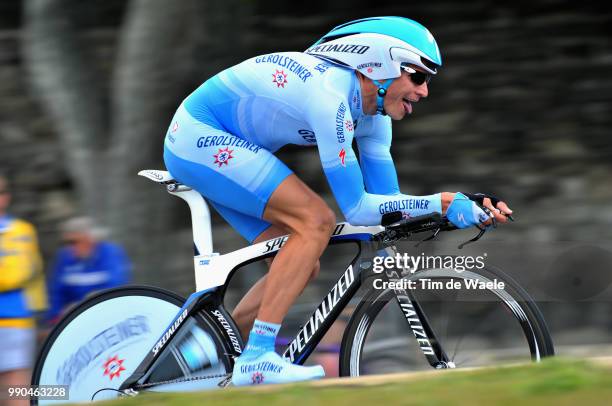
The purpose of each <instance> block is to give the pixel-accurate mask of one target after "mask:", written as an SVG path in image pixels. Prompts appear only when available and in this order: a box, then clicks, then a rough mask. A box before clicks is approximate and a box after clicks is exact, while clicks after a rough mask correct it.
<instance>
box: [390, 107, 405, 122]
mask: <svg viewBox="0 0 612 406" xmlns="http://www.w3.org/2000/svg"><path fill="white" fill-rule="evenodd" d="M386 113H387V115H388V116H389V117H391V119H392V120H401V119H403V118H404V117H406V116H407V114H406V110H404V106H401V105H400V106H399V108H398V107H396V106H393V108H391V109H389V110H387V111H386Z"/></svg>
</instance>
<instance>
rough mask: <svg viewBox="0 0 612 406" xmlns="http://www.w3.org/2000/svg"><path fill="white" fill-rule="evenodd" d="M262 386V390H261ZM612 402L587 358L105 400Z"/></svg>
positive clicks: (611, 382)
mask: <svg viewBox="0 0 612 406" xmlns="http://www.w3.org/2000/svg"><path fill="white" fill-rule="evenodd" d="M262 389H264V390H262ZM398 404H406V405H470V406H479V405H512V406H519V405H521V406H522V405H578V406H583V405H587V404H588V405H612V370H610V369H607V368H603V367H598V366H594V365H592V364H589V363H587V362H583V361H571V360H562V359H550V360H547V361H546V362H543V363H541V364H532V365H526V366H517V367H507V368H497V369H486V370H477V371H461V372H459V371H452V372H449V373H444V372H441V373H439V374H434V375H426V376H424V377H421V378H416V379H415V378H407V379H406V380H405V381H402V382H393V383H386V384H380V385H368V386H366V385H364V386H361V385H342V384H340V385H338V386H323V387H320V386H319V387H313V386H311V385H310V384H308V383H303V384H297V385H291V386H289V385H283V386H278V387H271V386H270V387H267V388H228V389H225V390H217V391H212V392H200V393H190V394H177V393H172V394H168V393H166V394H152V393H149V394H143V395H140V396H137V397H135V398H130V399H122V400H119V401H117V400H115V401H112V402H105V403H104V405H105V406H106V405H113V406H115V405H116V406H119V405H121V406H140V405H142V406H144V405H147V406H148V405H168V406H179V405H180V406H189V405H194V406H196V405H198V406H201V405H215V406H224V405H232V406H234V405H266V406H271V405H289V406H298V405H350V406H366V405H367V406H369V405H385V406H391V405H398Z"/></svg>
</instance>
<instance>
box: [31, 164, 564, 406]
mask: <svg viewBox="0 0 612 406" xmlns="http://www.w3.org/2000/svg"><path fill="white" fill-rule="evenodd" d="M139 175H142V176H145V177H147V178H148V179H150V180H153V181H155V182H158V183H160V184H162V185H165V187H166V188H167V191H168V192H169V193H170V194H172V195H175V196H178V197H180V198H182V199H184V200H185V201H186V202H187V203H188V205H189V207H190V210H191V219H192V228H193V237H194V248H195V255H194V269H195V281H196V292H195V293H193V294H192V295H191V296H189V297H188V298H187V299H185V298H183V297H181V296H179V295H177V294H175V293H173V292H170V291H168V290H165V289H161V288H157V287H150V286H126V287H120V288H115V289H110V290H107V291H104V292H101V293H99V294H96V295H94V296H92V297H90V298H88V299H86V300H85V301H84V302H82V303H81V304H80V305H78V306H77V307H76V308H74V309H73V310H71V311H70V312H69V313H67V314H66V315H65V316H64V318H63V319H62V320H61V321H60V322H59V323H58V325H57V326H56V327H55V328H54V329H53V331H52V332H51V333H50V335H49V336H48V338H47V340H46V342H45V343H44V345H43V347H42V349H41V352H40V355H39V356H38V359H37V362H36V365H35V368H34V371H33V377H32V384H33V385H67V387H68V389H69V391H68V393H69V399H68V402H86V401H92V400H101V399H109V398H114V397H118V396H123V395H135V394H137V393H140V392H142V391H193V390H204V389H212V388H222V387H225V386H228V385H230V378H231V371H232V368H233V365H234V360H235V358H236V357H238V356H239V355H240V354H241V352H242V349H243V346H244V342H243V339H242V337H241V335H240V333H239V331H238V329H237V327H236V324H235V323H234V321H233V319H232V317H231V316H230V314H229V313H228V312H227V311H226V309H225V307H224V296H225V293H226V289H227V285H228V282H229V281H230V280H231V278H232V276H233V275H234V274H235V273H236V271H237V270H238V269H240V268H241V267H243V266H244V265H245V264H248V263H251V262H255V261H260V260H263V259H265V258H270V257H273V256H274V255H275V254H276V253H277V252H278V251H279V250H280V249H281V248H282V247H283V244H284V243H285V242H286V241H287V239H288V238H289V236H283V237H278V238H273V239H270V240H268V241H264V242H260V243H257V244H253V245H251V246H248V247H246V248H242V249H239V250H237V251H234V252H230V253H226V254H223V255H220V254H218V253H214V252H213V250H212V233H211V226H210V213H209V210H208V206H207V204H206V201H205V200H204V198H203V197H202V196H201V195H200V194H199V193H198V192H197V191H195V190H192V189H191V188H189V187H188V186H186V185H183V184H181V183H179V182H178V181H176V180H175V179H173V177H172V176H171V175H170V174H169V173H168V172H165V171H156V170H145V171H141V172H140V173H139ZM398 214H399V216H398ZM452 229H454V227H453V226H452V225H450V223H449V222H448V221H447V220H446V219H444V218H443V217H441V216H440V215H439V214H432V215H427V216H421V217H417V218H409V219H401V213H392V214H388V215H385V216H384V217H383V221H382V225H381V226H374V227H356V226H352V225H350V224H348V223H338V224H337V226H336V228H335V230H334V232H333V235H332V236H331V239H330V245H336V244H353V246H354V247H355V248H356V253H355V256H354V258H353V259H352V260H351V261H350V263H349V264H348V266H346V267H345V268H344V270H343V271H342V273H341V274H340V277H339V279H338V280H337V281H336V282H335V283H334V284H333V286H332V288H331V290H330V291H329V293H328V294H327V295H326V296H325V297H324V298H323V300H322V301H321V303H320V304H319V305H318V306H316V308H315V309H314V311H313V312H312V314H311V315H310V317H308V318H307V319H306V321H305V322H304V323H303V325H302V326H301V327H300V328H299V331H298V332H297V334H296V335H295V337H294V338H293V339H292V340H290V342H289V344H288V345H287V346H286V348H285V349H284V352H283V356H284V357H285V358H286V359H287V360H289V361H290V362H293V363H296V364H304V363H305V362H306V361H307V359H308V357H309V355H311V354H312V353H313V351H315V349H316V347H317V344H318V343H319V342H320V341H321V339H322V337H323V336H324V335H325V334H326V332H327V331H328V330H329V329H330V326H331V325H332V324H333V323H334V321H336V320H337V319H338V318H339V316H340V315H341V313H342V312H343V310H344V309H345V308H347V306H348V307H350V308H351V309H352V316H351V318H350V320H349V321H348V324H347V325H346V328H345V331H344V336H343V338H342V340H341V345H340V353H339V363H340V365H339V371H340V375H342V376H358V375H367V374H378V373H387V372H394V371H402V370H404V371H405V370H415V369H422V368H437V369H447V368H457V367H462V366H474V365H495V364H499V363H508V362H515V361H522V360H533V361H536V362H537V361H540V360H541V359H542V358H544V357H547V356H551V355H553V354H554V349H553V343H552V340H551V337H550V334H549V331H548V328H547V326H546V323H545V321H544V318H543V316H542V314H541V312H540V310H539V309H538V307H537V305H536V303H535V302H534V301H533V299H532V298H531V297H530V296H529V295H528V294H527V292H526V291H525V290H524V289H522V288H521V287H520V286H519V285H518V284H517V283H516V282H515V281H514V280H513V279H512V278H510V277H509V276H507V275H505V274H504V273H502V272H501V271H500V270H498V269H496V268H494V267H489V266H487V267H482V268H478V267H476V268H472V269H469V270H462V271H459V270H458V269H455V268H453V267H448V266H441V265H439V264H436V265H435V266H433V267H431V266H429V267H423V266H419V267H417V266H414V267H410V266H391V267H385V268H384V270H383V271H380V270H379V269H377V267H376V264H380V263H381V261H380V259H381V258H383V259H384V258H387V257H395V256H396V255H397V254H398V250H397V248H396V245H397V242H398V241H401V240H406V239H408V238H413V237H414V236H418V235H425V234H424V233H431V235H430V237H429V238H427V239H430V238H432V237H435V236H437V235H438V234H439V233H440V232H442V231H450V230H452ZM483 232H484V231H481V233H480V234H479V235H478V236H477V237H476V238H474V239H473V240H476V239H478V238H479V237H480V236H482V234H483ZM427 235H429V234H427ZM432 284H433V285H432ZM432 286H434V287H432ZM64 402H66V400H61V401H56V400H43V399H33V400H32V403H33V404H41V405H42V404H50V403H64Z"/></svg>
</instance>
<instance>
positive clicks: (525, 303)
mask: <svg viewBox="0 0 612 406" xmlns="http://www.w3.org/2000/svg"><path fill="white" fill-rule="evenodd" d="M404 280H406V281H414V282H413V288H412V289H410V290H409V292H410V294H411V295H412V296H413V298H414V300H415V301H416V302H417V303H418V305H419V306H420V308H421V309H422V312H423V314H424V316H425V317H426V319H427V321H428V324H429V326H430V327H431V328H432V330H433V332H434V334H435V336H436V338H437V343H436V342H433V346H435V345H439V346H440V348H441V349H442V350H443V351H444V352H445V353H446V354H447V355H448V357H449V359H450V361H451V362H452V364H450V366H451V367H454V366H456V367H476V366H488V365H496V364H508V363H514V362H526V361H530V360H533V361H539V360H541V359H542V358H543V357H546V356H551V355H554V349H553V344H552V340H551V338H550V334H549V332H548V328H547V327H546V323H545V322H544V318H543V317H542V314H541V313H540V311H539V309H538V308H537V306H536V304H535V303H534V301H533V299H531V297H530V296H529V295H528V294H527V292H525V291H524V290H523V289H522V288H521V287H520V286H519V285H518V284H517V283H516V282H515V281H514V280H512V279H511V278H510V277H508V276H507V275H505V274H503V273H502V272H501V271H499V270H497V269H494V268H486V269H478V270H476V271H472V270H471V271H463V272H457V271H455V270H453V269H429V270H423V271H418V272H416V273H414V274H412V275H409V276H406V277H405V278H404ZM495 280H497V281H498V282H503V283H504V288H503V289H479V288H475V287H474V285H475V284H478V286H480V283H487V282H494V281H495ZM372 282H373V281H367V282H366V283H368V284H370V286H372V284H371V283H372ZM432 282H440V283H439V284H438V283H432ZM457 283H458V284H457ZM377 286H380V283H378V284H377ZM497 286H498V287H499V284H498V285H497ZM483 287H484V286H483ZM431 368H432V367H431V365H430V363H429V362H428V361H427V359H426V357H425V356H424V355H423V352H422V350H421V349H420V347H419V345H418V344H417V340H415V334H414V333H413V331H412V330H411V328H410V326H409V325H408V322H407V319H406V316H405V315H404V313H403V312H402V310H401V309H400V306H399V304H398V301H397V299H396V294H395V292H394V291H393V290H389V289H384V290H383V289H374V288H372V289H371V290H370V291H369V292H368V293H367V294H366V296H365V297H364V299H363V300H362V301H361V303H360V304H359V305H358V307H357V308H356V309H355V312H354V313H353V316H352V318H351V321H350V322H349V325H348V327H347V329H346V331H345V334H344V338H343V342H342V348H341V351H340V374H341V375H343V376H358V375H369V374H381V373H390V372H400V371H414V370H420V369H431Z"/></svg>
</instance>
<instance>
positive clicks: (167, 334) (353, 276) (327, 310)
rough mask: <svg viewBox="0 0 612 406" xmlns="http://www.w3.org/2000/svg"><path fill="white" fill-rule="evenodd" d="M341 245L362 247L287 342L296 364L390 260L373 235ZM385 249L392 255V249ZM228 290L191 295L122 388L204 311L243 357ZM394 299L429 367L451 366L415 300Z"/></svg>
mask: <svg viewBox="0 0 612 406" xmlns="http://www.w3.org/2000/svg"><path fill="white" fill-rule="evenodd" d="M340 226H341V225H339V227H340ZM280 238H286V237H280ZM277 239H278V238H275V239H271V240H269V242H274V241H275V240H277ZM266 243H267V242H266ZM343 243H356V244H357V245H358V252H357V254H356V256H355V258H354V259H353V260H352V261H351V263H350V264H349V266H348V267H347V268H346V270H345V271H344V273H343V274H342V275H341V276H340V278H339V279H338V281H337V282H336V283H335V284H334V285H333V287H332V288H331V290H330V291H329V293H328V294H327V295H326V296H325V297H324V298H323V301H322V302H321V303H320V304H319V305H318V306H317V308H316V309H315V311H314V312H313V314H312V315H311V316H310V317H309V318H308V320H307V321H306V322H305V323H304V324H303V325H302V327H301V328H300V330H299V331H298V333H297V335H296V336H295V338H294V339H293V340H292V341H291V342H290V343H289V346H288V348H287V349H286V350H285V352H284V354H283V357H284V358H285V359H287V360H288V361H290V362H292V363H294V364H298V365H302V364H303V363H304V362H305V361H306V360H307V359H308V356H309V355H310V354H311V353H312V352H313V351H314V349H315V348H316V346H317V345H318V344H319V342H320V341H321V339H322V338H323V336H324V335H325V334H326V333H327V331H328V330H329V328H330V327H331V325H332V324H333V323H334V322H335V321H336V319H337V318H338V316H339V315H340V314H341V313H342V311H343V310H344V308H345V307H346V305H347V304H348V303H349V302H350V300H351V299H352V298H353V296H355V294H356V293H357V291H358V290H359V288H360V287H361V284H362V278H367V277H368V276H371V275H373V273H372V272H371V269H372V266H373V258H374V257H375V256H376V255H382V256H386V255H390V253H389V252H388V251H387V250H385V248H387V247H386V246H385V245H384V244H382V243H381V242H379V241H376V240H375V239H374V237H373V236H372V235H371V234H355V235H351V234H348V235H341V236H335V237H332V238H331V240H330V245H333V244H343ZM276 245H282V244H276ZM278 249H280V247H279V248H277V249H276V250H275V252H271V253H264V254H262V255H259V256H256V257H253V258H250V259H248V260H246V261H244V262H242V263H240V264H239V265H237V266H236V267H235V268H234V269H233V270H232V271H231V272H230V274H229V277H228V281H229V280H230V279H231V277H232V276H233V275H234V273H235V272H236V271H237V270H238V269H240V268H241V267H243V266H244V265H246V264H248V263H252V262H256V261H260V260H262V259H265V258H268V257H271V256H274V255H276V253H277V252H278ZM387 249H391V250H393V249H394V248H392V247H391V248H387ZM368 271H369V272H368ZM381 277H385V278H386V279H399V278H401V272H397V270H390V271H386V272H385V273H384V274H381ZM226 285H227V283H226V284H225V285H223V286H220V287H217V288H213V289H208V290H204V291H200V292H196V293H193V294H192V295H191V296H190V297H189V298H188V299H187V301H186V302H185V304H184V305H183V307H182V308H181V310H180V311H179V312H178V314H177V316H176V317H175V318H174V320H173V321H172V322H171V323H170V325H169V326H168V327H167V329H166V330H165V331H164V333H163V334H162V335H161V336H160V338H159V339H158V341H157V342H156V344H155V345H154V346H153V348H152V349H151V351H149V353H148V354H147V356H146V357H145V358H144V359H143V360H142V362H141V363H140V365H139V366H138V367H137V368H136V370H135V371H134V373H133V374H132V375H131V376H130V377H128V378H127V379H126V380H125V381H124V383H123V384H122V385H121V387H120V388H119V389H120V390H123V389H128V388H130V387H132V386H135V385H138V384H142V383H143V380H144V379H146V377H147V374H148V372H149V370H150V368H151V367H152V366H153V364H154V363H155V361H156V360H157V358H158V356H159V355H160V354H161V353H162V352H163V350H164V348H165V347H166V346H167V345H169V344H170V342H171V341H172V339H173V338H174V337H175V336H176V333H177V332H178V331H179V330H180V328H181V327H182V326H183V325H184V321H185V320H187V319H188V318H190V317H194V316H196V315H197V314H198V313H200V312H204V314H205V315H206V316H209V317H207V319H208V321H211V322H212V323H213V324H214V326H215V327H216V329H217V330H218V331H217V332H218V333H219V332H220V333H221V334H222V337H223V338H224V339H225V341H226V342H227V343H230V344H231V345H230V346H229V353H228V354H229V355H230V356H232V357H234V358H235V357H238V356H240V354H241V352H242V348H243V347H244V344H243V341H242V338H241V336H240V333H239V330H238V328H237V327H236V324H235V322H234V320H233V319H232V317H231V316H230V315H229V314H228V312H227V311H226V309H225V307H224V306H223V299H224V297H225V291H226ZM395 295H396V298H397V301H398V303H399V305H400V308H401V309H402V312H403V314H404V316H405V317H406V322H407V323H408V326H409V327H410V329H411V331H412V332H413V334H414V335H415V338H416V340H417V342H418V344H419V347H420V348H421V351H422V352H423V354H424V355H425V357H426V358H427V360H428V362H429V364H430V365H431V366H433V367H439V366H440V365H441V364H442V362H446V361H448V357H447V356H446V354H445V353H444V351H443V350H442V347H441V345H440V343H439V341H438V340H437V338H436V337H435V334H434V332H433V330H432V329H431V327H430V325H429V322H428V321H427V318H426V317H425V315H424V314H423V312H422V310H421V308H420V306H419V305H418V303H417V302H416V301H415V300H414V298H413V297H412V295H411V294H409V292H407V291H405V290H396V291H395Z"/></svg>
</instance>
